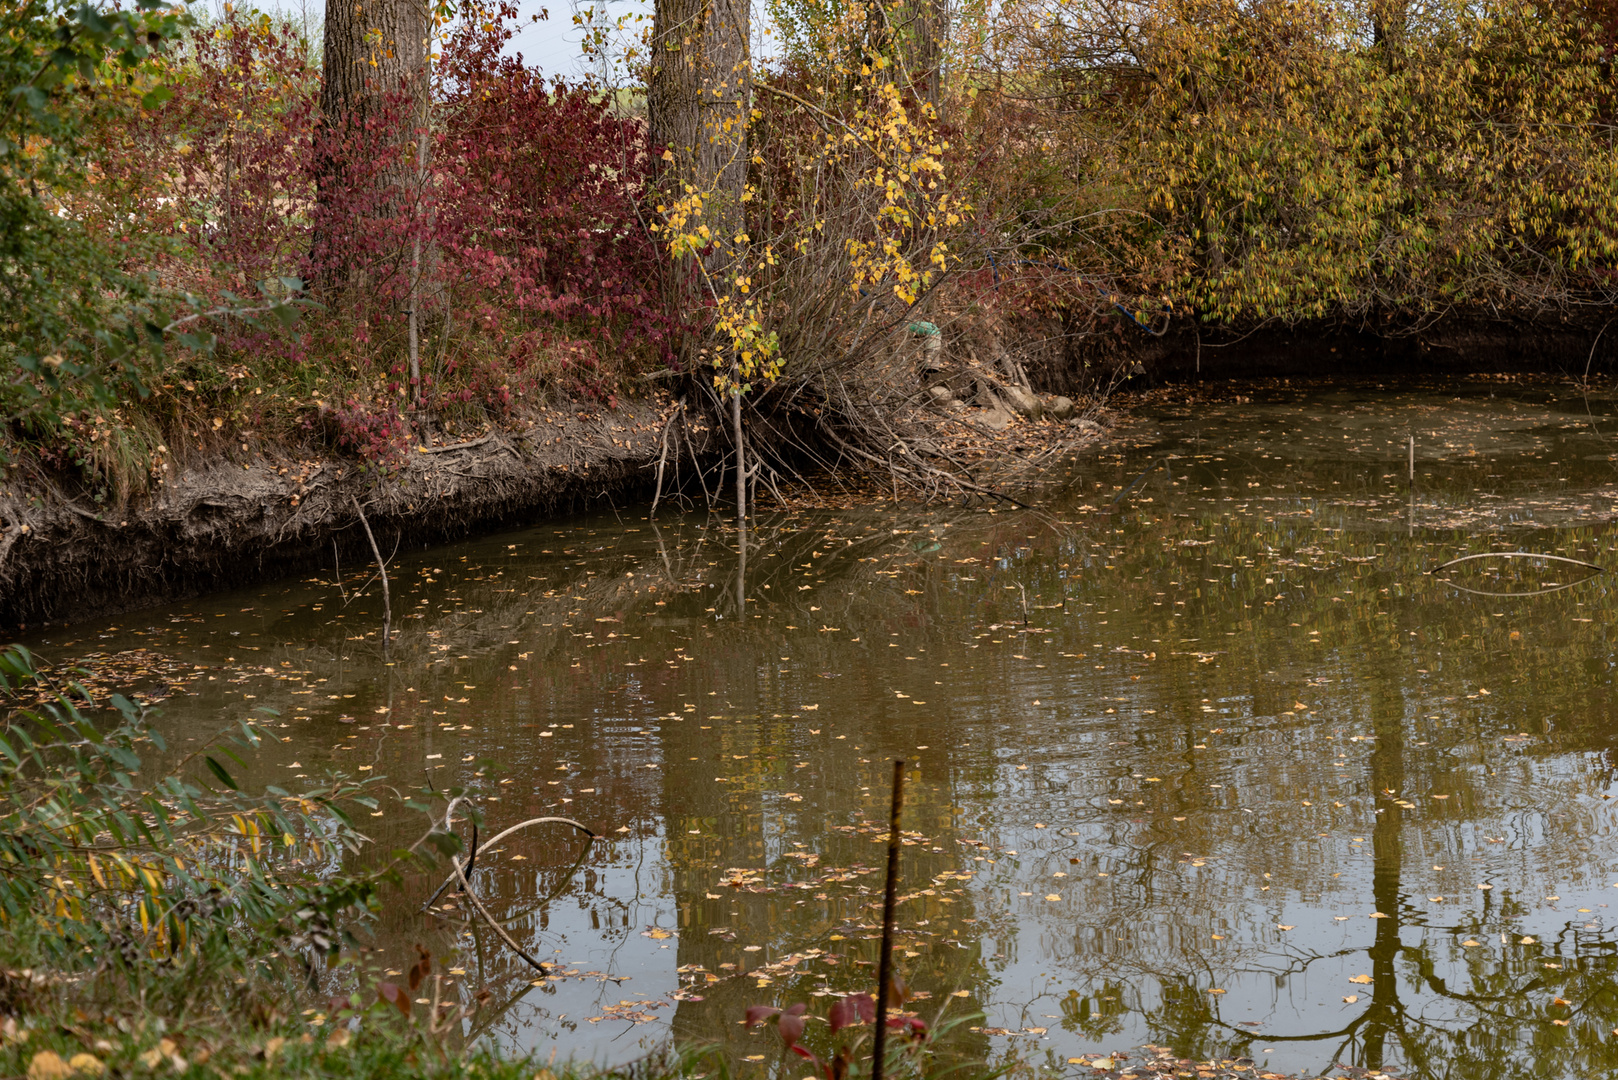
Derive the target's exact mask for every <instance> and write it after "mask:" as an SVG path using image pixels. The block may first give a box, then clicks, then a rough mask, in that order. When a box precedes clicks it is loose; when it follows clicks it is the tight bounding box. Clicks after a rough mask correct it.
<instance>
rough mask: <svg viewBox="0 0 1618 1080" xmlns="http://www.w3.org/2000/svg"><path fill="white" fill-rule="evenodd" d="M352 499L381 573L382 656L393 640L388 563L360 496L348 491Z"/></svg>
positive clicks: (384, 657) (378, 570)
mask: <svg viewBox="0 0 1618 1080" xmlns="http://www.w3.org/2000/svg"><path fill="white" fill-rule="evenodd" d="M348 497H349V498H350V499H353V500H354V509H355V510H357V511H358V512H359V515H360V524H361V525H364V526H365V538H366V539H367V540H369V541H371V554H372V555H375V556H376V569H377V573H379V574H381V575H382V658H383V659H384V660H385V659H387V656H388V645H389V643H390V642H391V641H392V640H393V630H392V629H391V627H392V625H393V602H392V601H391V600H390V599H389V598H388V564H387V563H385V562H383V561H382V549H381V548H379V547H377V546H376V535H375V534H374V533H372V532H371V523H370V522H369V521H366V520H365V507H363V506H361V505H360V497H359V496H358V495H355V494H353V493H352V492H351V493H349V496H348Z"/></svg>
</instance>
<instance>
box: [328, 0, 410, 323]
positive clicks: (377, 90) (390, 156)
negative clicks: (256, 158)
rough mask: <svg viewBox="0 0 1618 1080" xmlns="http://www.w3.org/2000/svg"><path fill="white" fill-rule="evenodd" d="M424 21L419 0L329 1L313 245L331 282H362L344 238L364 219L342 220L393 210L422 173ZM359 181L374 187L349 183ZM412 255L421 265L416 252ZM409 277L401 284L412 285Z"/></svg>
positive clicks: (405, 197)
mask: <svg viewBox="0 0 1618 1080" xmlns="http://www.w3.org/2000/svg"><path fill="white" fill-rule="evenodd" d="M429 27H430V23H429V19H428V12H427V7H426V4H425V3H424V2H423V0H331V2H329V3H328V4H327V5H326V27H325V57H324V61H323V64H322V68H321V83H320V111H321V123H320V137H321V139H322V146H323V152H324V153H325V155H326V160H325V161H324V162H323V163H322V166H321V171H320V176H319V181H318V186H317V196H316V197H317V200H318V202H319V206H318V213H317V219H318V221H319V225H318V227H317V235H316V238H315V247H316V251H317V253H319V255H320V258H319V259H318V260H317V262H318V263H319V264H321V265H320V266H319V270H320V272H321V273H322V274H323V275H324V276H325V277H326V278H327V279H328V282H327V283H328V284H332V283H337V284H348V285H355V284H360V285H362V286H363V283H361V282H356V281H355V280H354V273H355V270H356V268H355V267H354V265H353V264H352V262H351V261H349V259H348V257H347V253H346V252H345V250H344V248H345V243H344V238H345V237H348V236H351V235H353V234H354V233H355V232H356V231H357V230H359V229H363V228H364V226H363V224H362V223H360V222H356V221H352V220H348V219H349V218H350V217H351V216H352V215H353V214H354V213H355V212H356V211H358V210H360V209H361V208H363V210H364V212H365V215H366V216H368V217H369V216H373V215H374V216H377V217H383V216H387V215H389V214H390V213H392V212H396V211H398V210H399V209H401V208H402V207H404V206H405V205H406V204H407V202H409V201H410V196H411V193H412V192H413V190H414V188H415V186H416V184H417V182H418V181H419V180H420V179H421V178H422V168H421V166H422V164H423V163H422V162H419V161H417V160H416V158H417V156H418V153H419V152H420V151H419V150H418V140H417V138H416V130H417V129H418V128H419V127H421V126H422V125H423V124H424V123H425V120H426V104H427V74H428V71H427V39H428V35H429V32H430V30H429ZM378 125H380V127H379V126H378ZM421 145H424V144H421ZM378 162H385V163H386V165H385V167H382V168H378V167H377V163H378ZM363 187H369V188H372V189H374V190H373V191H371V192H365V191H357V190H356V189H357V188H363ZM413 261H414V262H415V263H416V265H417V266H419V265H420V261H421V260H420V258H419V257H418V258H417V259H415V260H413ZM414 284H415V283H414V282H411V283H409V284H408V288H409V289H410V290H412V291H413V290H414Z"/></svg>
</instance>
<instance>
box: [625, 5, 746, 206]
mask: <svg viewBox="0 0 1618 1080" xmlns="http://www.w3.org/2000/svg"><path fill="white" fill-rule="evenodd" d="M748 10H749V9H748V4H747V0H658V4H657V11H656V16H655V21H654V24H653V29H652V70H651V78H650V80H649V82H648V86H647V94H646V104H647V120H648V123H649V126H650V129H651V137H652V143H653V145H654V146H661V147H664V148H666V149H667V150H668V152H669V153H670V154H671V155H672V158H673V160H672V161H671V162H669V164H668V166H667V168H666V170H665V172H666V174H667V175H668V177H669V179H670V180H672V181H674V182H675V183H679V184H691V185H693V186H695V187H696V188H698V189H699V190H701V191H704V192H707V193H710V194H709V198H708V199H707V200H706V203H705V206H704V214H703V218H704V220H705V221H706V222H707V224H708V226H709V227H710V228H712V229H714V231H715V232H717V233H720V234H721V235H724V234H726V233H727V231H728V232H729V233H732V234H733V233H734V232H735V231H736V230H737V229H739V228H740V225H741V221H742V215H741V209H742V202H741V198H742V190H743V188H744V187H745V186H746V183H747V119H748V112H749V109H750V108H751V103H752V67H751V62H752V57H751V50H750V46H749V37H748V35H749V33H750V22H749V13H748Z"/></svg>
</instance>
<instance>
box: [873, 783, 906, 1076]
mask: <svg viewBox="0 0 1618 1080" xmlns="http://www.w3.org/2000/svg"><path fill="white" fill-rule="evenodd" d="M904 785H905V763H904V759H903V758H900V759H899V760H897V761H895V762H894V763H893V806H892V808H891V809H890V810H889V812H888V879H887V882H886V883H885V884H884V885H883V887H882V955H881V959H880V960H879V961H878V963H877V967H876V1032H875V1033H874V1034H873V1036H872V1038H871V1080H882V1066H883V1064H884V1062H883V1057H884V1056H885V1055H886V1054H887V1049H888V992H889V991H888V984H889V983H891V982H892V981H893V905H894V898H895V896H896V895H897V893H898V889H899V812H900V811H901V810H902V809H904V801H905V800H904Z"/></svg>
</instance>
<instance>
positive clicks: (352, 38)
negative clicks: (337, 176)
mask: <svg viewBox="0 0 1618 1080" xmlns="http://www.w3.org/2000/svg"><path fill="white" fill-rule="evenodd" d="M426 61H427V9H426V7H425V5H424V4H422V3H420V2H418V0H332V2H331V3H328V4H327V5H326V36H325V60H324V63H323V65H322V68H321V73H320V78H321V81H320V111H321V116H322V117H323V119H324V123H325V124H326V125H327V126H328V127H330V126H332V125H334V124H338V123H354V122H358V123H364V122H365V121H366V120H368V119H373V118H374V117H375V116H376V115H377V114H378V112H379V110H380V106H381V104H382V102H383V100H384V98H385V97H386V95H388V94H390V93H393V92H395V91H400V90H402V91H405V92H407V93H410V94H411V96H412V97H414V96H416V95H417V94H419V93H420V91H421V89H422V87H421V83H422V81H423V77H424V75H425V72H426Z"/></svg>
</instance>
